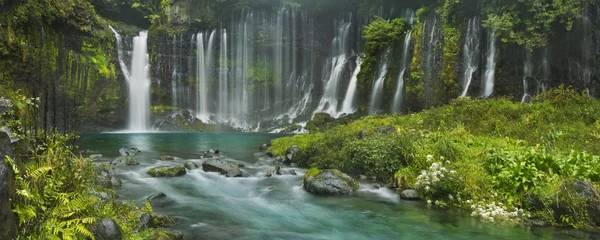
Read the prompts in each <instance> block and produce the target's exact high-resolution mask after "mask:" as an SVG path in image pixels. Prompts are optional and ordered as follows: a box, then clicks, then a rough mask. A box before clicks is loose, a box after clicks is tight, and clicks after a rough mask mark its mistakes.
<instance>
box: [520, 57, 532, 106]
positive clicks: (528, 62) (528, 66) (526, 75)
mask: <svg viewBox="0 0 600 240" xmlns="http://www.w3.org/2000/svg"><path fill="white" fill-rule="evenodd" d="M531 55H532V53H531V51H530V50H527V49H526V50H525V63H524V64H523V97H522V98H521V102H523V103H525V102H528V101H529V99H530V98H531V94H530V93H529V80H530V79H531V78H533V77H534V76H533V62H532V56H531Z"/></svg>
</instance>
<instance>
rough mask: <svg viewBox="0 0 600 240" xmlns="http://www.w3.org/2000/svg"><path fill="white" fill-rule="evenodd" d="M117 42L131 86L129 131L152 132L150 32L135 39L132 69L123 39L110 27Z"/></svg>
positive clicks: (121, 63) (120, 60)
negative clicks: (127, 59) (148, 40)
mask: <svg viewBox="0 0 600 240" xmlns="http://www.w3.org/2000/svg"><path fill="white" fill-rule="evenodd" d="M109 28H110V29H111V31H112V32H113V34H114V35H115V39H116V42H117V48H118V50H117V53H118V55H119V56H118V58H119V65H120V66H121V72H122V73H123V76H125V80H127V84H128V86H129V119H128V129H127V130H128V131H131V132H144V131H148V130H150V118H149V113H150V85H151V83H150V74H149V69H150V63H149V57H148V47H147V39H148V32H147V31H141V32H140V33H139V35H138V36H136V37H134V38H133V51H132V52H131V65H130V66H131V68H129V67H127V64H126V61H125V52H124V51H123V44H122V37H121V35H119V33H117V31H116V30H115V29H114V28H112V27H111V26H109Z"/></svg>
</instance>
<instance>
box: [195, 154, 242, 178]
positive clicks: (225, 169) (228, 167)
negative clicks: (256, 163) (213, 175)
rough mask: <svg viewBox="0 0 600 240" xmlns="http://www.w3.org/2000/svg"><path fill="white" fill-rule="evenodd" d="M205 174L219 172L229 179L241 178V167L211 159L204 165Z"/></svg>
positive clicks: (218, 159)
mask: <svg viewBox="0 0 600 240" xmlns="http://www.w3.org/2000/svg"><path fill="white" fill-rule="evenodd" d="M202 169H203V170H204V171H205V172H218V173H221V174H223V175H226V176H227V177H241V176H242V171H241V170H240V165H239V164H236V163H230V162H226V161H223V160H221V159H220V158H215V159H209V160H206V161H204V162H203V163H202Z"/></svg>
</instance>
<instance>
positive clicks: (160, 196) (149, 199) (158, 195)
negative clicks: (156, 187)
mask: <svg viewBox="0 0 600 240" xmlns="http://www.w3.org/2000/svg"><path fill="white" fill-rule="evenodd" d="M166 197H167V194H165V193H163V192H157V193H153V194H152V195H150V196H148V197H147V198H146V200H148V201H152V200H155V199H160V198H166Z"/></svg>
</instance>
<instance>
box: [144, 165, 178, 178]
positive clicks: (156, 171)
mask: <svg viewBox="0 0 600 240" xmlns="http://www.w3.org/2000/svg"><path fill="white" fill-rule="evenodd" d="M148 174H149V175H150V176H153V177H177V176H183V175H185V174H186V170H185V166H183V165H181V164H177V165H174V166H163V167H155V168H151V169H150V170H148Z"/></svg>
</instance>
